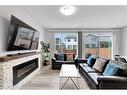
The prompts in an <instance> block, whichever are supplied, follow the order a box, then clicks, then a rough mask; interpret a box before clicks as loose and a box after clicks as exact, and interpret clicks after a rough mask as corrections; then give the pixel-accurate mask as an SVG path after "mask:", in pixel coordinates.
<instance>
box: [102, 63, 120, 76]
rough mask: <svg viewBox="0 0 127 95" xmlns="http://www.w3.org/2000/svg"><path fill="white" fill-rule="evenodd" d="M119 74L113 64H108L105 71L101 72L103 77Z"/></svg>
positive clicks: (118, 69)
mask: <svg viewBox="0 0 127 95" xmlns="http://www.w3.org/2000/svg"><path fill="white" fill-rule="evenodd" d="M119 72H120V68H119V67H117V66H115V65H114V64H110V63H109V64H108V65H107V66H106V69H105V71H104V72H103V75H104V76H116V75H118V73H119Z"/></svg>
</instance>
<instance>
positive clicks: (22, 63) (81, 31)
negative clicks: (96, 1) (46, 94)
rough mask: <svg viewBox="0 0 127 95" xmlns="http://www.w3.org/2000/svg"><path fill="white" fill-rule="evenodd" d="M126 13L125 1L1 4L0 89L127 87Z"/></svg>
mask: <svg viewBox="0 0 127 95" xmlns="http://www.w3.org/2000/svg"><path fill="white" fill-rule="evenodd" d="M126 17H127V6H125V5H107V6H106V5H101V6H100V5H96V6H95V5H73V4H71V5H68V4H67V5H66V4H65V5H31V6H29V5H24V6H21V5H17V6H14V5H4V6H2V5H1V6H0V39H1V40H0V63H1V64H0V72H1V73H0V89H1V90H2V89H8V90H11V89H19V90H93V89H96V90H99V89H111V90H113V89H127V77H126V75H127V73H126V66H127V65H126V63H127V61H126V60H127V50H126V48H127V45H126V41H127V38H126V34H127V32H126V31H127V21H126ZM99 62H100V63H101V64H102V63H104V64H103V65H101V67H99V66H100V64H99ZM114 64H115V65H114ZM121 64H122V66H123V65H124V66H125V67H124V66H123V67H121ZM110 65H112V66H114V67H112V68H111V66H110ZM109 68H111V69H109ZM113 68H114V69H113ZM110 70H111V71H110ZM123 70H125V72H124V75H123V72H122V71H123ZM120 72H122V75H121V73H120ZM111 74H112V75H111Z"/></svg>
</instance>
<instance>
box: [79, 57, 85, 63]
mask: <svg viewBox="0 0 127 95" xmlns="http://www.w3.org/2000/svg"><path fill="white" fill-rule="evenodd" d="M78 63H87V59H83V58H78Z"/></svg>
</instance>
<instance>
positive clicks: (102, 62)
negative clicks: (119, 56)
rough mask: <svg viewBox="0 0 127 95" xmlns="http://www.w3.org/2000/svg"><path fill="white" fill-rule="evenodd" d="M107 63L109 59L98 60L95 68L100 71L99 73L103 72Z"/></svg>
mask: <svg viewBox="0 0 127 95" xmlns="http://www.w3.org/2000/svg"><path fill="white" fill-rule="evenodd" d="M107 61H108V59H105V58H97V60H96V62H95V64H94V65H93V68H94V69H96V70H98V71H99V72H102V71H103V68H104V66H105V65H106V63H107Z"/></svg>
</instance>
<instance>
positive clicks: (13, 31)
mask: <svg viewBox="0 0 127 95" xmlns="http://www.w3.org/2000/svg"><path fill="white" fill-rule="evenodd" d="M38 43H39V32H38V31H37V30H35V29H34V28H32V27H31V26H29V25H27V24H26V23H24V22H23V21H21V20H19V19H18V18H16V17H15V16H13V15H12V16H11V21H10V26H9V32H8V47H7V51H12V50H36V49H37V48H38Z"/></svg>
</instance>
